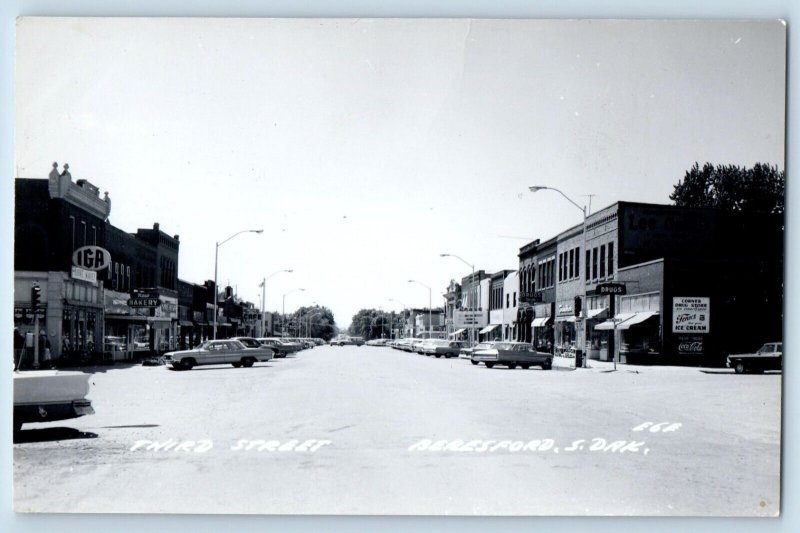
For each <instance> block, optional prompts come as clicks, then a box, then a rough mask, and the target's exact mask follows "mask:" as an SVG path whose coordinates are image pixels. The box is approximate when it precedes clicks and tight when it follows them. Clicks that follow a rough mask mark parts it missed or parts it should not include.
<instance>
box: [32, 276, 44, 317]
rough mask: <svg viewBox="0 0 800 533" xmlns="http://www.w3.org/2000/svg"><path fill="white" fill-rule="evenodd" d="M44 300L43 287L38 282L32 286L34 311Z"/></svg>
mask: <svg viewBox="0 0 800 533" xmlns="http://www.w3.org/2000/svg"><path fill="white" fill-rule="evenodd" d="M41 300H42V288H41V287H39V285H38V284H37V283H34V284H33V287H31V309H32V310H33V312H34V313H36V311H37V310H38V309H39V302H41Z"/></svg>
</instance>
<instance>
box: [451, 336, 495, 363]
mask: <svg viewBox="0 0 800 533" xmlns="http://www.w3.org/2000/svg"><path fill="white" fill-rule="evenodd" d="M495 343H496V341H488V342H479V343H478V344H476V345H475V346H472V347H470V346H468V345H466V344H465V345H464V346H462V347H461V350H459V355H462V356H464V357H466V358H467V359H470V358H471V357H472V353H473V352H474V351H475V350H488V349H489V348H491V347H492V346H494V345H495ZM472 364H473V365H475V364H477V363H475V362H474V361H473V363H472Z"/></svg>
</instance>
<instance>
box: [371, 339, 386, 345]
mask: <svg viewBox="0 0 800 533" xmlns="http://www.w3.org/2000/svg"><path fill="white" fill-rule="evenodd" d="M367 346H386V339H371V340H368V341H367Z"/></svg>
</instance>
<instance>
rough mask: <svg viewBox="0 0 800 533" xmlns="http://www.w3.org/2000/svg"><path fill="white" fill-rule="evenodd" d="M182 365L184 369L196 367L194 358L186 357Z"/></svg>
mask: <svg viewBox="0 0 800 533" xmlns="http://www.w3.org/2000/svg"><path fill="white" fill-rule="evenodd" d="M182 366H183V368H184V370H191V369H192V368H194V359H184V360H183V364H182Z"/></svg>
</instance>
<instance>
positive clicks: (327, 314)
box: [289, 305, 337, 341]
mask: <svg viewBox="0 0 800 533" xmlns="http://www.w3.org/2000/svg"><path fill="white" fill-rule="evenodd" d="M289 321H290V322H291V323H292V324H294V326H293V328H296V330H297V331H301V335H306V330H308V334H307V336H308V337H311V338H320V339H324V340H326V341H329V340H331V339H332V338H333V337H334V336H335V335H336V331H337V328H336V320H334V318H333V311H331V310H330V309H328V308H327V307H325V306H322V307H320V306H318V305H315V306H312V307H301V308H299V309H298V310H297V311H295V312H294V313H293V314H292V315H291V317H290V318H289Z"/></svg>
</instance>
